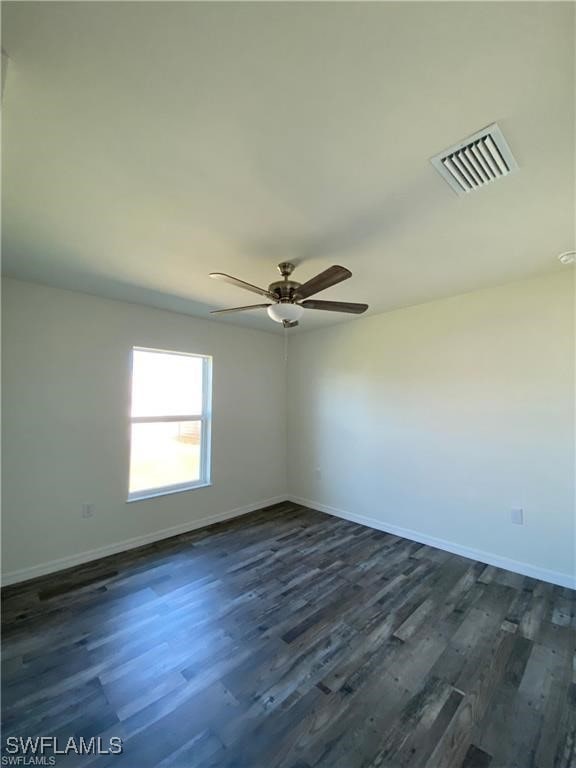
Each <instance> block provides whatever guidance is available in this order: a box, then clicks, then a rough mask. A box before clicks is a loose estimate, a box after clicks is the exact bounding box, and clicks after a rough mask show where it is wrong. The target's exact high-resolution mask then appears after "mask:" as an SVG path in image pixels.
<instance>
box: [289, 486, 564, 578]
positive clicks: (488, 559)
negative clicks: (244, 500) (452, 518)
mask: <svg viewBox="0 0 576 768" xmlns="http://www.w3.org/2000/svg"><path fill="white" fill-rule="evenodd" d="M288 498H289V501H292V502H294V503H296V504H301V505H302V506H303V507H309V508H310V509H316V510H318V511H319V512H326V513H327V514H328V515H334V516H335V517H342V518H344V519H345V520H350V521H351V522H353V523H360V525H365V526H367V527H368V528H376V529H377V530H379V531H385V532H386V533H392V534H394V535H395V536H402V538H404V539H410V540H411V541H417V542H418V543H419V544H428V545H429V546H431V547H436V548H437V549H443V550H445V551H446V552H452V553H453V554H454V555H461V556H462V557H468V558H470V559H471V560H478V561H479V562H480V563H486V565H494V566H495V567H496V568H504V569H505V570H507V571H513V572H514V573H520V574H522V576H531V577H532V578H534V579H541V580H542V581H547V582H549V583H550V584H557V585H558V586H560V587H568V588H569V589H576V576H571V575H570V574H567V573H562V572H561V571H550V570H548V569H547V568H540V567H539V566H536V565H530V563H524V562H521V561H519V560H511V559H510V558H508V557H502V556H501V555H494V554H492V553H491V552H485V551H484V550H482V549H473V548H472V547H465V546H462V545H461V544H455V543H454V542H453V541H446V540H445V539H437V538H436V537H435V536H428V534H425V533H420V532H419V531H413V530H412V529H410V528H401V527H400V526H398V525H390V524H389V523H385V522H382V521H381V520H377V519H376V518H375V517H365V516H364V515H357V514H355V513H354V512H347V511H345V510H343V509H336V508H335V507H328V506H327V505H326V504H319V503H318V502H316V501H310V500H309V499H302V498H300V497H298V496H289V497H288Z"/></svg>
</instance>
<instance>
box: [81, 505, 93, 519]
mask: <svg viewBox="0 0 576 768" xmlns="http://www.w3.org/2000/svg"><path fill="white" fill-rule="evenodd" d="M93 515H94V504H82V517H92V516H93Z"/></svg>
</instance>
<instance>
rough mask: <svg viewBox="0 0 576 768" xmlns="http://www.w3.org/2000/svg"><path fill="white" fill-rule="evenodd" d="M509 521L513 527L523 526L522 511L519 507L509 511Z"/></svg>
mask: <svg viewBox="0 0 576 768" xmlns="http://www.w3.org/2000/svg"><path fill="white" fill-rule="evenodd" d="M510 520H511V521H512V522H513V523H514V525H524V510H523V509H522V508H520V507H517V508H516V509H512V510H510Z"/></svg>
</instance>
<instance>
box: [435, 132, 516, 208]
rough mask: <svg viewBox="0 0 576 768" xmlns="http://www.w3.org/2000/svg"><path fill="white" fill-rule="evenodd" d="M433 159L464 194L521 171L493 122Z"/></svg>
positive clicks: (444, 177)
mask: <svg viewBox="0 0 576 768" xmlns="http://www.w3.org/2000/svg"><path fill="white" fill-rule="evenodd" d="M430 162H431V163H432V165H433V166H434V168H436V170H437V171H438V173H439V174H440V175H441V176H442V178H443V179H445V180H446V181H447V182H448V184H450V186H451V187H452V189H453V190H454V192H456V194H458V195H464V194H466V193H468V192H472V191H473V190H475V189H480V187H485V186H486V184H490V182H491V181H496V179H500V178H502V177H503V176H507V175H508V174H509V173H512V171H516V170H518V163H517V162H516V160H515V159H514V156H513V154H512V152H511V151H510V147H509V146H508V143H507V142H506V139H505V138H504V134H503V133H502V131H501V130H500V128H499V127H498V126H497V125H496V123H493V124H492V125H489V126H488V127H487V128H483V129H482V130H481V131H478V133H475V134H474V135H473V136H470V137H469V138H467V139H464V141H461V142H460V143H459V144H456V145H455V146H453V147H450V149H446V150H444V152H440V154H439V155H436V157H433V158H432V159H431V160H430Z"/></svg>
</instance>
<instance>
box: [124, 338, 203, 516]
mask: <svg viewBox="0 0 576 768" xmlns="http://www.w3.org/2000/svg"><path fill="white" fill-rule="evenodd" d="M134 352H159V353H161V354H164V355H178V356H179V357H199V358H201V360H202V413H200V414H198V413H195V414H180V415H177V416H130V417H129V425H130V427H132V424H150V423H154V422H167V421H200V422H202V428H201V430H200V478H199V479H198V480H196V481H194V482H186V483H178V484H176V485H165V486H161V487H157V488H145V489H143V490H141V491H134V492H133V493H130V491H128V498H127V500H126V501H127V503H130V502H133V501H143V500H145V499H155V498H157V497H158V496H168V495H170V494H174V493H184V492H186V491H193V490H195V489H196V488H206V487H208V486H210V485H212V482H211V476H212V439H211V437H212V434H211V433H212V357H211V355H199V354H195V353H191V352H176V351H173V350H168V349H152V348H150V347H132V352H131V358H130V363H131V365H130V371H131V379H130V380H131V382H132V381H133V379H132V376H133V375H134V374H133V369H134V366H133V361H134ZM129 445H130V451H131V450H132V438H131V436H130V441H129ZM129 482H130V471H128V483H129Z"/></svg>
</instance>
